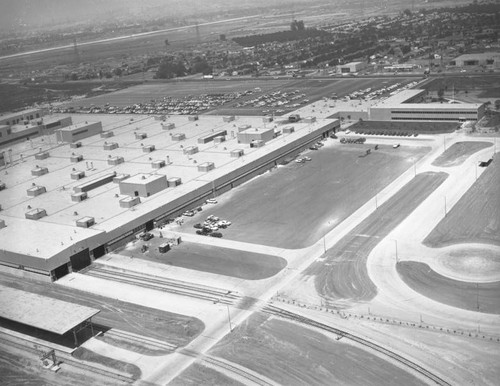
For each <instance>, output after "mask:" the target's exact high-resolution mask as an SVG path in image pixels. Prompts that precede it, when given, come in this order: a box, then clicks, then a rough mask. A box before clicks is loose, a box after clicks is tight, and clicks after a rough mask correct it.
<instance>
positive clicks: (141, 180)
mask: <svg viewBox="0 0 500 386" xmlns="http://www.w3.org/2000/svg"><path fill="white" fill-rule="evenodd" d="M162 178H165V175H164V174H150V173H139V174H136V175H135V176H132V177H129V178H127V179H126V180H123V183H127V184H137V185H145V184H148V183H150V182H151V181H156V180H160V179H162Z"/></svg>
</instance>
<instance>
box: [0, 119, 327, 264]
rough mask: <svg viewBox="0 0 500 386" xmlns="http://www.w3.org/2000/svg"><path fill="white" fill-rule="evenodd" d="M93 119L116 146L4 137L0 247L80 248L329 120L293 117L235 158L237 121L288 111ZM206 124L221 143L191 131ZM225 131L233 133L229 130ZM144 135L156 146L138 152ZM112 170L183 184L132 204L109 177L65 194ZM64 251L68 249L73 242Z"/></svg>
mask: <svg viewBox="0 0 500 386" xmlns="http://www.w3.org/2000/svg"><path fill="white" fill-rule="evenodd" d="M64 116H67V115H64ZM61 117H62V116H61ZM71 117H72V119H73V122H76V125H85V123H83V122H85V121H86V120H88V119H89V116H88V115H87V114H72V115H71ZM132 118H133V121H132V120H131V119H132ZM92 121H93V122H99V121H101V122H102V125H103V128H104V130H113V132H114V137H113V141H114V142H117V143H118V144H119V145H120V147H119V148H117V149H115V150H111V151H107V150H104V149H103V144H104V141H106V140H107V139H105V138H101V137H100V136H99V135H94V136H92V137H88V138H84V139H82V140H81V143H82V147H81V148H79V149H78V150H76V149H72V148H70V146H69V145H68V144H63V143H57V141H56V138H55V137H56V136H55V135H51V136H50V137H49V136H43V137H34V138H33V139H32V143H30V142H26V141H25V142H22V143H16V144H12V145H11V146H12V157H13V159H14V165H13V166H9V167H8V168H6V169H5V170H3V169H2V170H1V171H0V181H1V182H4V183H5V184H6V189H4V190H2V191H0V204H1V205H2V212H0V218H1V219H4V220H5V222H6V224H7V227H6V228H3V229H0V255H1V254H2V250H7V251H12V252H17V253H19V254H23V255H30V256H34V257H38V258H42V259H44V258H48V257H50V256H53V255H55V254H58V253H62V252H64V251H66V248H68V247H69V246H70V245H72V243H73V244H74V243H80V245H79V248H82V247H84V246H85V245H84V244H85V242H86V239H90V238H92V240H99V239H101V238H104V237H105V233H104V232H111V231H117V232H118V231H119V230H120V229H121V228H122V227H123V226H124V224H128V223H129V222H130V221H133V220H137V219H139V218H145V217H146V216H147V215H148V213H151V212H152V211H155V210H161V208H162V207H165V206H166V205H168V204H169V203H170V202H172V201H174V200H175V199H178V198H179V197H181V196H183V195H185V194H187V193H190V192H192V191H194V190H195V189H198V188H200V187H203V186H206V185H207V183H211V182H212V181H213V180H215V179H216V178H218V177H221V176H223V175H226V174H229V173H230V172H232V171H234V170H235V169H237V168H239V167H240V166H241V165H242V163H243V162H249V161H250V160H253V159H257V158H260V157H262V156H263V155H265V154H267V153H269V152H271V151H272V150H275V149H276V148H278V147H280V146H283V145H284V143H285V142H288V141H290V140H292V139H294V138H300V137H302V136H304V135H306V134H308V133H309V132H310V131H312V130H316V129H319V128H320V127H323V126H325V125H327V124H330V123H332V122H334V121H335V120H333V119H318V121H317V122H314V123H305V122H296V123H294V124H293V126H294V128H295V132H294V133H292V134H287V135H285V136H280V137H278V138H276V139H273V140H271V141H269V142H268V143H266V146H264V147H261V148H250V147H249V146H248V147H245V148H244V151H245V155H244V156H243V157H240V158H234V157H231V154H230V153H231V151H232V150H235V149H241V148H242V145H241V144H239V143H238V141H237V136H236V134H237V132H238V129H237V128H238V126H241V125H244V124H249V125H252V127H253V128H256V127H257V128H259V130H267V129H274V127H275V126H276V127H277V128H281V127H283V126H281V125H282V124H283V123H286V124H288V121H287V119H286V118H284V117H283V118H280V117H276V121H275V122H271V123H266V124H265V125H264V123H263V122H262V117H243V116H237V117H236V119H235V121H232V122H223V118H222V117H221V116H208V115H201V116H200V117H199V120H198V121H194V122H191V121H188V120H187V119H186V117H185V116H171V117H169V122H172V123H175V128H174V129H172V130H168V131H165V130H163V129H162V126H161V123H162V122H161V121H156V120H155V119H154V117H148V116H139V115H92ZM88 122H90V121H88ZM137 130H140V131H141V132H146V133H147V134H148V138H147V140H143V139H136V137H135V134H134V133H135V132H136V131H137ZM212 130H214V131H218V130H227V131H228V134H229V135H228V136H227V140H226V141H225V142H224V143H223V144H216V143H214V142H213V141H210V142H207V143H205V144H198V143H197V140H198V138H200V137H203V136H206V135H207V134H210V133H212ZM179 132H182V133H185V134H186V139H185V140H182V141H173V140H172V138H171V136H170V134H175V133H179ZM231 132H233V133H234V138H233V137H232V136H231ZM149 141H150V143H154V144H155V146H156V150H155V151H154V152H153V153H144V152H143V150H142V147H143V146H141V143H144V144H147V143H148V142H149ZM188 146H197V147H198V148H199V152H198V153H196V154H192V155H188V154H184V152H183V150H184V149H185V148H186V147H188ZM39 148H42V151H48V152H49V153H50V157H48V158H46V159H43V160H35V158H34V155H35V154H36V153H38V152H39ZM75 151H77V152H78V154H81V155H82V156H83V161H81V162H78V163H72V162H71V160H70V158H71V155H72V154H73V153H74V152H75ZM21 154H22V155H23V159H22V161H21V159H20V155H21ZM109 156H122V157H124V160H125V162H124V163H121V164H119V165H109V164H108V159H109ZM167 159H168V162H167V165H166V166H165V167H162V168H160V169H156V170H153V169H152V166H151V162H152V160H165V161H167ZM204 162H214V163H215V165H217V168H216V169H214V170H212V171H210V172H200V171H198V168H197V166H198V165H200V164H203V163H204ZM35 165H38V166H40V167H47V168H48V170H49V173H47V174H45V175H42V176H39V177H34V176H32V175H31V170H32V169H33V168H34V167H35ZM73 169H76V170H81V171H84V172H85V177H84V178H83V179H80V180H73V179H71V173H72V172H73ZM112 172H116V173H117V174H122V173H126V174H129V175H131V176H133V177H130V178H129V179H127V180H125V181H127V182H133V181H134V179H137V180H138V181H139V182H141V181H144V180H142V175H145V176H146V178H162V177H164V176H167V177H179V178H181V179H182V184H181V185H179V186H176V187H169V188H167V189H164V190H163V191H161V192H159V193H156V194H154V195H151V196H150V197H145V198H142V199H141V203H140V204H139V205H137V206H135V207H134V208H132V209H129V208H122V207H121V206H120V205H119V200H120V199H121V198H123V197H124V195H121V194H120V189H119V184H117V183H114V182H109V183H106V184H104V185H102V186H99V187H97V188H95V189H92V190H90V191H88V198H87V199H85V200H83V201H81V202H74V201H72V199H71V194H72V193H73V187H75V186H78V185H81V184H82V183H85V182H87V181H90V180H93V179H96V178H98V177H100V176H102V175H104V174H109V173H112ZM153 172H154V174H151V173H153ZM152 176H154V177H152ZM146 181H147V180H146ZM32 183H35V184H36V185H40V186H44V187H45V188H46V190H47V192H46V193H43V194H40V195H38V196H36V197H31V196H28V195H27V194H26V190H27V189H28V188H30V187H31V186H32ZM28 206H29V207H31V208H43V209H45V210H46V212H47V216H46V217H43V218H41V219H39V220H27V219H25V213H26V212H27V210H28V209H27V208H28ZM160 214H161V213H159V215H160ZM86 216H89V217H94V219H95V225H93V226H92V227H91V228H80V227H77V226H76V220H78V219H81V218H82V217H86ZM102 231H104V232H102ZM4 236H5V237H4ZM25 241H27V242H25ZM94 246H97V245H94ZM69 252H72V253H71V254H73V253H75V252H78V250H77V251H73V250H71V251H69ZM69 252H68V251H66V252H65V253H69ZM0 259H1V257H0Z"/></svg>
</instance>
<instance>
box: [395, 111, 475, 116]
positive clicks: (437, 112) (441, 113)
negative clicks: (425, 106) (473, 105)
mask: <svg viewBox="0 0 500 386" xmlns="http://www.w3.org/2000/svg"><path fill="white" fill-rule="evenodd" d="M391 113H392V114H412V115H415V114H425V115H434V114H440V115H443V114H447V115H476V114H477V111H391Z"/></svg>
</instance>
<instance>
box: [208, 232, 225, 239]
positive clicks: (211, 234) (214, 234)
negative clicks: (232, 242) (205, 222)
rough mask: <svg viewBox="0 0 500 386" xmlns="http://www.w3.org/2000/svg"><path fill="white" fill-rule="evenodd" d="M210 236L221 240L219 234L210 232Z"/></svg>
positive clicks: (220, 234)
mask: <svg viewBox="0 0 500 386" xmlns="http://www.w3.org/2000/svg"><path fill="white" fill-rule="evenodd" d="M210 236H212V237H218V238H221V237H222V233H220V232H212V233H210Z"/></svg>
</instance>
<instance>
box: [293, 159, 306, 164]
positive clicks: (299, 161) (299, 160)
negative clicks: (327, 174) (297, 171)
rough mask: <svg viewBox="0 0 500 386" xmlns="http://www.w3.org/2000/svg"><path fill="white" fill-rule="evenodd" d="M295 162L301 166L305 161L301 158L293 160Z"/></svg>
mask: <svg viewBox="0 0 500 386" xmlns="http://www.w3.org/2000/svg"><path fill="white" fill-rule="evenodd" d="M295 162H297V163H298V164H302V163H304V162H305V159H303V158H297V159H296V160H295Z"/></svg>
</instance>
